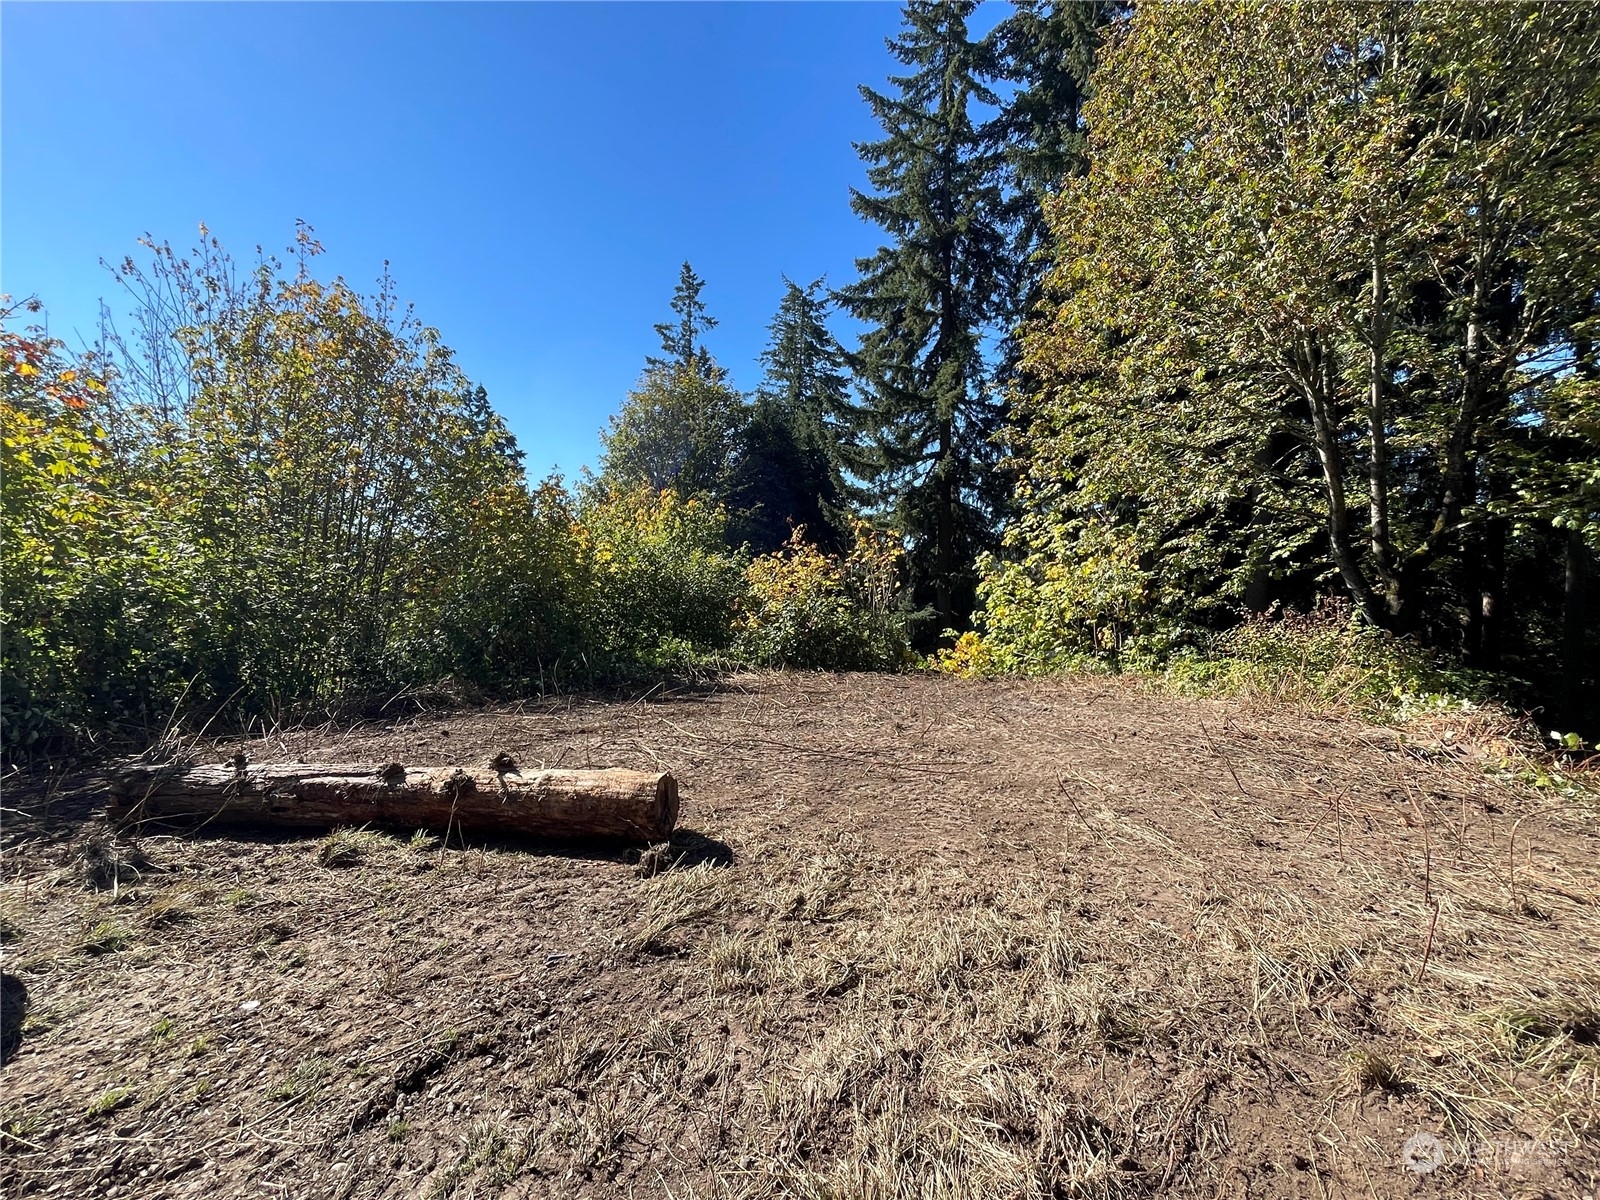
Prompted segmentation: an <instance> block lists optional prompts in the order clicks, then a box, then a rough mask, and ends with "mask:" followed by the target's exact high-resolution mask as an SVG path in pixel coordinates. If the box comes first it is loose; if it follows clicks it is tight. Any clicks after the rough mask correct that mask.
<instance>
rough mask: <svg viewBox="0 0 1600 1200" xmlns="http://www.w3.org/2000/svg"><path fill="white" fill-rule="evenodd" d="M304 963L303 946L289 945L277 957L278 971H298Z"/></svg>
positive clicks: (304, 953)
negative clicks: (281, 954)
mask: <svg viewBox="0 0 1600 1200" xmlns="http://www.w3.org/2000/svg"><path fill="white" fill-rule="evenodd" d="M305 965H306V952H305V947H303V946H290V947H289V948H288V949H287V950H285V951H284V952H283V956H282V957H281V958H279V959H278V969H279V970H280V971H298V970H299V969H300V968H301V967H303V966H305Z"/></svg>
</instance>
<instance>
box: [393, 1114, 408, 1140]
mask: <svg viewBox="0 0 1600 1200" xmlns="http://www.w3.org/2000/svg"><path fill="white" fill-rule="evenodd" d="M410 1132H411V1126H410V1125H409V1124H407V1123H406V1120H405V1118H404V1117H395V1118H393V1119H392V1120H391V1121H390V1122H389V1140H390V1141H391V1142H403V1141H405V1140H406V1134H408V1133H410Z"/></svg>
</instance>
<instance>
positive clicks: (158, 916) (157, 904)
mask: <svg viewBox="0 0 1600 1200" xmlns="http://www.w3.org/2000/svg"><path fill="white" fill-rule="evenodd" d="M144 917H145V920H146V921H147V922H148V923H149V925H150V927H151V928H152V929H162V928H165V927H166V926H168V925H180V924H182V923H183V922H185V921H192V920H193V919H194V904H193V896H192V894H191V893H189V892H187V891H169V892H158V893H156V894H155V895H154V896H152V897H151V898H150V902H149V903H148V904H146V905H145V908H144Z"/></svg>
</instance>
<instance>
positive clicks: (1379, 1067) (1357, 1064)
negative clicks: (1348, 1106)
mask: <svg viewBox="0 0 1600 1200" xmlns="http://www.w3.org/2000/svg"><path fill="white" fill-rule="evenodd" d="M1343 1075H1344V1082H1345V1085H1346V1086H1347V1087H1349V1088H1350V1089H1351V1090H1352V1091H1356V1092H1394V1091H1399V1090H1400V1089H1401V1088H1402V1087H1404V1086H1405V1082H1406V1079H1405V1076H1404V1075H1403V1074H1402V1073H1401V1071H1400V1068H1399V1067H1398V1066H1396V1065H1395V1063H1394V1062H1393V1061H1392V1060H1390V1059H1389V1058H1386V1057H1385V1056H1384V1055H1382V1054H1379V1053H1377V1052H1376V1051H1372V1050H1352V1051H1351V1052H1350V1053H1349V1054H1348V1055H1347V1056H1346V1057H1345V1060H1344V1071H1343Z"/></svg>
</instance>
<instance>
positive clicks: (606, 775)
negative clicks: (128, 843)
mask: <svg viewBox="0 0 1600 1200" xmlns="http://www.w3.org/2000/svg"><path fill="white" fill-rule="evenodd" d="M110 783H111V799H110V801H109V803H108V804H107V806H106V813H107V816H108V817H109V818H110V819H111V821H112V822H113V823H114V824H117V825H127V824H130V823H133V822H139V821H146V820H152V819H161V818H199V819H203V820H204V821H206V822H207V823H208V824H209V823H212V822H216V823H222V824H227V825H287V826H298V827H302V828H324V829H326V828H331V827H333V826H338V825H386V826H392V827H395V828H399V829H442V830H449V829H461V830H471V831H475V832H483V833H508V834H526V835H529V836H533V837H555V838H622V839H626V840H628V841H634V842H660V841H665V840H666V839H667V838H668V837H669V836H670V835H671V833H672V827H673V826H674V825H675V824H676V823H677V820H678V784H677V781H676V780H674V779H673V778H672V776H671V775H666V774H661V773H658V772H649V771H625V770H620V769H608V770H602V771H531V772H529V773H527V774H523V773H522V772H521V771H519V770H518V769H517V767H516V764H515V763H513V762H511V761H510V759H509V757H508V756H505V755H500V756H497V757H496V759H495V762H494V764H493V765H492V766H490V767H487V768H478V769H473V770H466V769H463V768H460V767H405V766H402V765H401V764H399V763H389V764H387V765H378V766H373V765H370V764H352V763H337V764H328V763H244V762H240V761H239V760H237V759H236V760H235V762H234V764H233V765H231V766H230V765H226V764H218V765H215V766H190V765H187V764H176V765H172V766H152V765H149V764H144V763H137V764H128V765H125V766H123V767H121V768H119V769H117V770H116V771H114V772H113V774H112V776H111V780H110Z"/></svg>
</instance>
